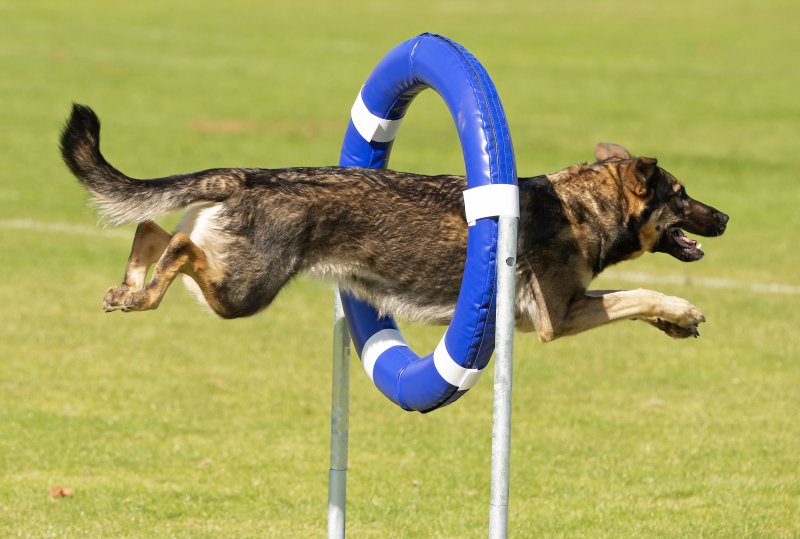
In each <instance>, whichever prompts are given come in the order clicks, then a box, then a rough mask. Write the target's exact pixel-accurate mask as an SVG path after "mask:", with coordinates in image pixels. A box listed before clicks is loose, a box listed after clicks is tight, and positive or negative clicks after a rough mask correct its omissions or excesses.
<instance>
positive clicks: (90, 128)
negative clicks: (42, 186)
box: [61, 104, 244, 225]
mask: <svg viewBox="0 0 800 539" xmlns="http://www.w3.org/2000/svg"><path fill="white" fill-rule="evenodd" d="M61 154H62V156H63V158H64V162H65V163H66V164H67V166H68V167H69V169H70V170H71V171H72V173H73V174H75V176H77V178H78V179H79V180H80V181H81V183H82V184H83V185H84V187H86V189H87V191H89V193H90V194H91V195H92V199H93V202H94V203H95V204H96V205H97V207H98V208H99V210H100V213H101V214H102V215H103V217H105V218H106V219H107V220H108V221H109V222H110V223H111V224H114V225H119V224H124V223H133V222H142V221H150V220H152V219H155V218H156V217H159V216H161V215H164V214H166V213H169V212H171V211H174V210H178V209H181V208H185V207H186V206H189V205H191V204H194V203H196V202H217V201H222V200H225V199H226V198H228V197H229V196H230V195H231V194H232V193H233V192H234V191H235V190H236V189H237V188H238V187H239V185H241V183H242V182H243V177H244V175H243V172H242V171H240V170H236V169H215V170H206V171H203V172H196V173H193V174H181V175H176V176H169V177H166V178H157V179H152V180H137V179H134V178H130V177H128V176H126V175H125V174H123V173H122V172H120V171H119V170H117V169H116V168H114V167H113V166H111V165H110V164H109V163H108V162H107V161H106V160H105V158H104V157H103V154H101V153H100V120H99V119H98V118H97V115H96V114H95V113H94V111H93V110H92V109H90V108H89V107H87V106H84V105H78V104H74V105H73V107H72V115H71V116H70V118H69V120H67V124H66V125H65V126H64V131H63V132H62V133H61Z"/></svg>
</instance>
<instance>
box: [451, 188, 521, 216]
mask: <svg viewBox="0 0 800 539" xmlns="http://www.w3.org/2000/svg"><path fill="white" fill-rule="evenodd" d="M464 210H465V212H466V214H467V223H469V224H470V226H472V225H474V224H475V221H477V220H478V219H481V218H483V217H498V216H500V215H503V216H509V217H519V189H518V188H517V186H516V185H508V184H505V183H492V184H489V185H481V186H480V187H473V188H472V189H467V190H466V191H464Z"/></svg>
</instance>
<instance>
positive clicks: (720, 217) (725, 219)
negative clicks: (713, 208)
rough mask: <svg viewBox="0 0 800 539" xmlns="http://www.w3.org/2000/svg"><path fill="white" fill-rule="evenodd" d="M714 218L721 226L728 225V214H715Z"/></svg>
mask: <svg viewBox="0 0 800 539" xmlns="http://www.w3.org/2000/svg"><path fill="white" fill-rule="evenodd" d="M714 217H715V218H716V219H717V221H719V222H720V223H722V224H723V225H727V224H728V219H730V217H728V214H726V213H722V212H721V211H720V212H717V213H715V214H714Z"/></svg>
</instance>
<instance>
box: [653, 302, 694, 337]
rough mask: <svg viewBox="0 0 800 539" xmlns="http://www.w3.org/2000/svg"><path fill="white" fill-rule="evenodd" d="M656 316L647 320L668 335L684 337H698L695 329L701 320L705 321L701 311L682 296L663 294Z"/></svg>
mask: <svg viewBox="0 0 800 539" xmlns="http://www.w3.org/2000/svg"><path fill="white" fill-rule="evenodd" d="M659 307H660V309H659V310H660V311H661V312H660V313H659V314H658V316H655V317H653V318H650V319H648V320H647V322H649V323H650V324H652V325H653V326H655V327H657V328H658V329H660V330H661V331H663V332H664V333H666V334H667V335H669V336H670V337H673V338H675V339H685V338H687V337H699V336H700V332H699V331H698V330H697V326H699V325H700V324H701V323H702V322H705V321H706V317H705V315H704V314H703V312H702V311H701V310H700V309H698V308H697V307H695V306H694V305H692V304H691V303H689V302H688V301H686V300H685V299H683V298H678V297H674V296H665V297H664V300H663V302H662V303H661V305H660V306H659Z"/></svg>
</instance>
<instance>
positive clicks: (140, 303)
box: [122, 290, 155, 313]
mask: <svg viewBox="0 0 800 539" xmlns="http://www.w3.org/2000/svg"><path fill="white" fill-rule="evenodd" d="M154 308H155V305H153V304H152V303H151V301H150V295H149V294H148V293H147V290H131V291H130V292H129V293H128V295H127V296H125V301H124V302H123V303H122V312H124V313H128V312H131V311H149V310H150V309H154Z"/></svg>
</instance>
